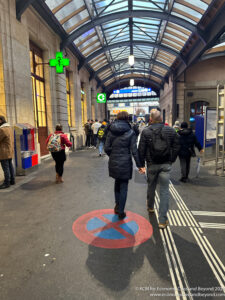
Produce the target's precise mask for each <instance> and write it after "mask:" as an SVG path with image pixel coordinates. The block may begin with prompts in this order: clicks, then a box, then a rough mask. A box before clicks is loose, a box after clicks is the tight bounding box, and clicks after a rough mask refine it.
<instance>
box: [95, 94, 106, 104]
mask: <svg viewBox="0 0 225 300" xmlns="http://www.w3.org/2000/svg"><path fill="white" fill-rule="evenodd" d="M97 103H106V93H99V94H97Z"/></svg>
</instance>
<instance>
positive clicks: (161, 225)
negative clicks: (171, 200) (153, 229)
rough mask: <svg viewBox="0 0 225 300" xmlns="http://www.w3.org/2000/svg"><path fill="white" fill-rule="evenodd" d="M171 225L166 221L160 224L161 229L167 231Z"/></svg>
mask: <svg viewBox="0 0 225 300" xmlns="http://www.w3.org/2000/svg"><path fill="white" fill-rule="evenodd" d="M168 225H169V221H168V220H166V222H165V223H159V229H165V228H166V227H167V226H168Z"/></svg>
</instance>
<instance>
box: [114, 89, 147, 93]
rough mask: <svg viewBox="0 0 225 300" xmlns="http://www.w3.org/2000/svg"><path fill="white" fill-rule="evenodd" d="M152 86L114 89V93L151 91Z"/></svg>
mask: <svg viewBox="0 0 225 300" xmlns="http://www.w3.org/2000/svg"><path fill="white" fill-rule="evenodd" d="M151 91H152V89H151V88H138V89H123V90H114V91H113V94H133V93H150V92H151Z"/></svg>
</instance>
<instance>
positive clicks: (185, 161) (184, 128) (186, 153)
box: [178, 122, 204, 182]
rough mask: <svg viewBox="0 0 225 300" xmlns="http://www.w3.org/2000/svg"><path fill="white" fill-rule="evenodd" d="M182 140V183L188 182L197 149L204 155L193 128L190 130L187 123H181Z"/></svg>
mask: <svg viewBox="0 0 225 300" xmlns="http://www.w3.org/2000/svg"><path fill="white" fill-rule="evenodd" d="M178 134H179V137H180V138H179V140H180V151H179V153H178V155H179V159H180V167H181V176H182V177H181V179H180V181H182V182H187V180H188V175H189V172H190V164H191V157H194V156H195V149H194V147H197V148H198V150H199V152H200V153H203V151H204V150H203V149H202V146H201V144H200V143H199V141H198V140H197V138H196V136H195V134H194V133H193V132H192V129H191V128H188V124H187V123H186V122H182V123H181V130H179V131H178Z"/></svg>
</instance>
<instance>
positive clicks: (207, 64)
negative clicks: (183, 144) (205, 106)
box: [160, 57, 225, 125]
mask: <svg viewBox="0 0 225 300" xmlns="http://www.w3.org/2000/svg"><path fill="white" fill-rule="evenodd" d="M218 83H225V57H216V58H211V59H208V60H203V61H199V62H197V63H195V64H193V65H192V66H191V67H189V68H188V69H187V70H186V71H185V73H184V74H182V75H181V76H180V77H179V78H178V79H177V80H176V90H175V91H174V88H173V85H174V82H173V81H172V78H170V79H169V83H168V84H167V83H166V84H165V85H164V90H161V92H160V108H161V109H162V111H163V110H164V109H165V111H166V121H167V122H168V123H169V124H170V125H172V112H173V97H176V104H178V105H179V116H178V117H177V116H174V119H176V120H179V121H180V122H182V121H186V122H189V119H190V106H191V103H194V102H197V101H206V102H208V103H209V107H216V99H217V92H216V91H217V84H218ZM174 92H175V93H176V94H175V95H173V94H174ZM174 111H175V109H174Z"/></svg>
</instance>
